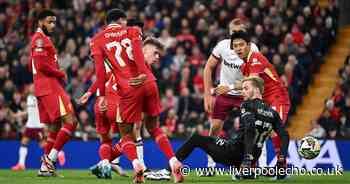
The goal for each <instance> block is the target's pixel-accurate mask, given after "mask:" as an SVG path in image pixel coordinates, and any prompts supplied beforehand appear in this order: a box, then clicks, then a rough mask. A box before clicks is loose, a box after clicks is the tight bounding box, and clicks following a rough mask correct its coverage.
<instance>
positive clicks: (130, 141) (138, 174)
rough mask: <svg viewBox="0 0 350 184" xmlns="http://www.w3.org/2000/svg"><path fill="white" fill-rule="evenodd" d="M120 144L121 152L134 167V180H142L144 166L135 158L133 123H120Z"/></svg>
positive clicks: (136, 181)
mask: <svg viewBox="0 0 350 184" xmlns="http://www.w3.org/2000/svg"><path fill="white" fill-rule="evenodd" d="M119 130H120V135H121V139H120V141H119V142H120V146H121V149H122V151H123V153H124V154H125V155H126V157H127V158H128V159H129V160H130V161H131V163H132V166H133V168H134V172H135V173H134V174H135V175H134V182H135V183H139V182H142V183H143V182H144V176H143V172H144V170H145V168H144V167H143V165H142V163H141V162H140V161H139V159H138V158H137V152H136V145H135V137H134V133H133V124H132V123H120V124H119Z"/></svg>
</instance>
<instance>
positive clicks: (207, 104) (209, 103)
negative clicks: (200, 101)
mask: <svg viewBox="0 0 350 184" xmlns="http://www.w3.org/2000/svg"><path fill="white" fill-rule="evenodd" d="M204 109H205V111H206V112H207V113H212V112H213V96H211V95H210V94H206V95H204Z"/></svg>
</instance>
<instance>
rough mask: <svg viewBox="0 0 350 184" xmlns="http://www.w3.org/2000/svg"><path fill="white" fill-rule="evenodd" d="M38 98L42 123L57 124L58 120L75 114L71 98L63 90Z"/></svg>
mask: <svg viewBox="0 0 350 184" xmlns="http://www.w3.org/2000/svg"><path fill="white" fill-rule="evenodd" d="M37 98H38V107H39V116H40V121H41V122H42V123H45V124H50V123H55V122H56V120H57V119H58V118H60V117H62V116H65V115H67V114H73V113H74V109H73V105H72V102H71V100H70V97H69V96H68V95H67V93H66V92H65V91H63V90H59V91H58V92H56V93H52V94H48V95H45V96H39V97H37Z"/></svg>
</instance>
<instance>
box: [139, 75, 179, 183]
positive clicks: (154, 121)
mask: <svg viewBox="0 0 350 184" xmlns="http://www.w3.org/2000/svg"><path fill="white" fill-rule="evenodd" d="M144 93H145V97H144V103H143V107H142V110H143V112H144V124H145V126H146V129H147V131H148V133H149V134H150V135H151V137H152V138H153V140H155V142H156V143H157V144H158V146H159V148H160V149H161V151H162V152H163V153H164V154H165V156H166V157H167V158H168V160H169V165H170V167H171V169H172V174H173V176H174V182H175V183H177V182H182V181H183V180H184V178H183V176H182V174H181V172H180V169H181V167H182V163H181V162H179V161H178V160H177V158H176V157H175V154H174V151H173V148H172V147H171V144H170V142H169V139H168V137H167V136H166V134H165V133H164V132H163V130H162V129H161V128H160V127H159V114H160V112H161V107H160V97H159V91H158V87H157V84H156V82H152V83H148V84H147V85H145V91H144Z"/></svg>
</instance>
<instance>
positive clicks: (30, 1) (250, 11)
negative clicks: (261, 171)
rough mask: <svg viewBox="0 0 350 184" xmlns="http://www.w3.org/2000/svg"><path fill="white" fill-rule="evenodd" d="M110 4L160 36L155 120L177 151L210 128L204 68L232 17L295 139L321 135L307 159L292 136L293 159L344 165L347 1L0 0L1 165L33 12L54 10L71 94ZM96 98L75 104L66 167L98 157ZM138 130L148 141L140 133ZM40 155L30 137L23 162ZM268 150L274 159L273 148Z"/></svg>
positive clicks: (13, 135)
mask: <svg viewBox="0 0 350 184" xmlns="http://www.w3.org/2000/svg"><path fill="white" fill-rule="evenodd" d="M113 7H119V8H122V9H125V10H127V15H128V17H129V18H136V19H139V20H141V21H143V22H144V25H145V26H144V31H145V34H146V35H153V36H155V37H157V38H159V40H160V41H161V42H162V43H163V44H164V45H165V47H166V52H165V53H164V56H163V57H162V59H161V62H160V64H158V65H157V66H155V68H154V72H155V74H156V77H157V79H158V84H159V89H160V92H161V99H162V106H163V112H162V114H161V126H162V128H163V129H164V131H165V132H166V133H167V135H168V136H169V137H171V138H172V142H173V145H174V146H175V147H176V146H178V145H179V144H181V142H182V139H184V138H186V137H188V136H189V135H190V134H192V133H193V132H199V133H200V134H203V135H207V134H208V131H209V121H208V117H207V115H206V114H205V112H204V107H203V68H204V65H205V63H206V59H207V58H208V56H209V55H210V53H211V49H212V48H213V47H214V46H215V45H216V43H217V42H218V41H220V40H222V39H224V38H227V36H228V24H229V22H230V21H231V20H232V19H233V18H241V19H242V20H244V21H246V23H247V24H248V27H249V32H250V33H251V34H252V35H253V42H255V43H256V44H257V45H258V46H259V49H260V51H261V52H262V53H263V54H264V55H265V56H266V57H267V58H268V59H269V60H270V61H271V63H272V64H273V65H274V66H275V67H276V69H277V71H278V73H279V75H280V76H281V78H282V79H283V81H284V84H285V85H286V86H287V87H288V89H289V94H290V98H291V100H292V108H291V111H290V113H289V121H288V130H289V133H290V134H291V136H292V138H293V139H294V140H297V139H299V138H301V137H303V136H305V135H312V136H315V137H317V138H319V139H321V142H322V150H323V152H322V151H321V154H320V156H319V157H318V158H316V159H315V160H313V161H310V162H306V161H305V160H303V159H301V158H300V157H299V156H298V155H297V153H296V152H295V150H296V145H297V144H296V142H295V141H294V140H292V141H291V146H290V149H289V151H290V157H291V159H290V160H291V162H292V163H293V164H299V166H300V167H307V168H312V167H318V166H320V167H335V166H336V165H341V166H343V167H344V168H345V169H346V170H350V160H349V156H348V155H349V154H350V141H349V138H350V93H349V89H350V26H348V25H347V24H350V11H349V10H350V2H349V1H346V0H329V1H328V0H251V1H248V0H208V1H205V0H183V1H181V0H120V1H119V0H106V1H98V0H69V1H68V0H60V1H59V0H40V1H35V0H0V148H1V149H0V155H1V156H2V158H1V159H0V168H10V166H11V165H13V164H15V163H16V161H17V152H18V147H19V140H20V138H21V136H22V133H23V129H24V124H25V122H26V119H25V118H23V117H22V116H21V115H20V114H21V112H23V111H24V110H25V104H26V103H25V102H26V101H25V100H26V96H27V94H28V85H29V84H30V83H31V82H32V74H31V73H30V72H29V71H28V68H27V63H28V58H29V57H28V49H29V41H30V36H31V35H32V34H33V31H34V20H35V19H34V18H35V16H36V15H37V14H38V12H40V11H41V10H42V9H44V8H50V9H52V10H54V11H55V12H56V13H57V15H58V22H57V30H56V33H55V35H54V43H55V45H56V47H57V49H58V53H59V54H58V61H59V64H60V67H61V69H62V70H64V71H65V72H66V73H67V75H68V77H69V82H68V84H67V86H66V90H67V91H68V92H69V93H70V94H71V97H72V99H74V100H76V99H77V98H78V97H80V96H81V95H82V94H83V93H84V92H85V91H86V90H87V89H88V87H89V86H90V85H91V83H92V81H93V80H94V78H95V76H94V66H93V63H92V62H91V60H90V59H89V45H88V42H89V40H90V39H91V37H92V35H94V33H96V32H97V31H98V29H99V28H100V27H101V26H102V25H103V24H104V22H103V20H104V17H105V15H106V10H108V9H110V8H113ZM93 104H94V99H92V100H90V101H89V103H88V105H87V106H86V107H79V108H78V109H77V114H78V118H79V126H78V129H77V131H76V132H75V135H74V139H75V141H73V142H72V143H69V144H68V145H67V146H66V147H65V150H66V153H67V165H66V166H65V167H66V168H88V166H90V165H91V164H93V163H94V162H96V161H97V159H98V153H97V146H98V142H97V134H96V132H95V129H94V116H93V114H94V113H93ZM237 115H238V114H237V113H235V112H233V113H232V114H231V115H230V118H228V120H227V121H226V122H225V127H224V131H223V132H222V133H221V134H222V136H225V135H226V134H227V132H229V131H231V132H233V133H234V131H235V130H237V129H236V128H237V124H238V119H237ZM143 135H144V137H145V138H147V137H149V135H148V134H147V132H146V131H143ZM77 147H79V150H77V149H76V148H77ZM269 147H270V146H269ZM153 148H154V149H156V148H155V146H154V144H153V143H149V142H147V143H146V148H145V151H146V153H145V159H146V163H149V164H150V165H151V167H154V168H160V167H163V166H164V164H165V163H166V162H165V161H163V160H162V159H160V160H159V159H158V158H157V157H156V156H155V155H158V154H152V153H153ZM293 150H294V152H293ZM82 152H83V153H84V154H83V156H82V154H81V153H82ZM155 153H156V152H155ZM40 154H41V150H40V149H39V148H38V146H37V145H36V144H35V143H32V144H31V145H30V149H29V155H28V161H27V163H28V166H27V167H29V168H37V167H38V166H39V161H38V159H39V155H40ZM268 154H269V161H271V162H273V151H272V149H270V148H269V152H268ZM189 160H190V161H189V162H192V163H193V164H194V166H204V165H205V164H204V163H205V161H206V158H205V156H204V155H203V153H200V152H196V153H195V154H194V156H192V157H191V158H190V159H189ZM123 163H125V164H127V163H126V161H125V160H124V161H123ZM322 164H323V166H322Z"/></svg>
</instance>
